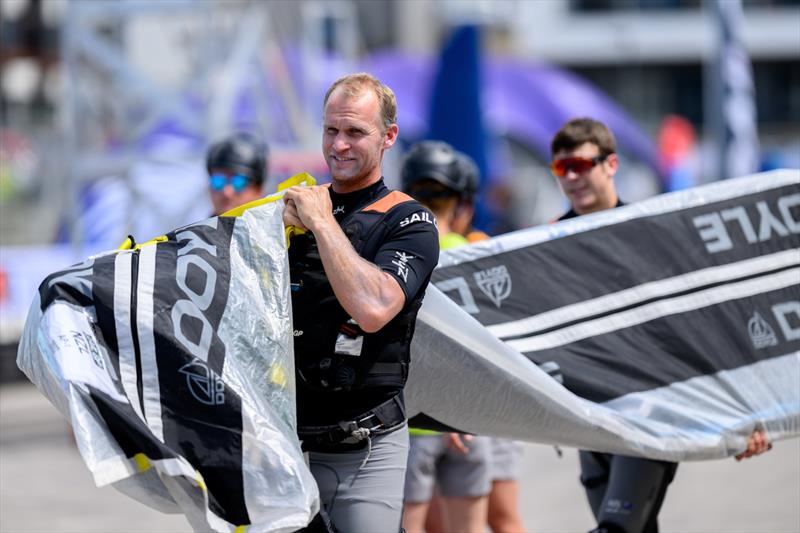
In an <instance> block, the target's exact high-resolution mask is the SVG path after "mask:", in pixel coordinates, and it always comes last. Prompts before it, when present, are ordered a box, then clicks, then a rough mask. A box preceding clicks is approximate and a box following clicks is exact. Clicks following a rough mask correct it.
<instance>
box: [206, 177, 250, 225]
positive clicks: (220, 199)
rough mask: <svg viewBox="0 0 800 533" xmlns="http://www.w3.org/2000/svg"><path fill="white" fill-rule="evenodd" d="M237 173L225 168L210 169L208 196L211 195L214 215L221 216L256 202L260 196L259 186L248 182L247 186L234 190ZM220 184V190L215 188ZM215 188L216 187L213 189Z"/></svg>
mask: <svg viewBox="0 0 800 533" xmlns="http://www.w3.org/2000/svg"><path fill="white" fill-rule="evenodd" d="M237 174H238V173H237V172H234V171H232V170H230V169H226V168H212V169H211V174H210V176H211V177H210V178H209V179H210V182H209V188H208V190H209V194H210V195H211V205H212V206H214V214H215V215H221V214H222V213H224V212H226V211H230V210H231V209H233V208H234V207H238V206H240V205H242V204H246V203H247V202H252V201H253V200H258V199H259V198H261V196H262V191H261V186H260V185H257V184H255V183H253V182H252V181H248V182H247V185H246V186H245V187H244V188H243V189H240V190H238V191H237V190H236V187H235V185H237V184H238V181H237V178H235V177H234V176H236V175H237ZM213 176H223V177H224V180H223V179H219V178H213ZM220 184H222V188H217V187H218V186H219V185H220ZM215 186H217V187H215Z"/></svg>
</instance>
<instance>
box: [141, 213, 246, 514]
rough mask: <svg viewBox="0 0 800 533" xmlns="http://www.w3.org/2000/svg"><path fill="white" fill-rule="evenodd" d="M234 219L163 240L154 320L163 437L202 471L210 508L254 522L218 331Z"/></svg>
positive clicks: (237, 411)
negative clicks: (249, 509) (248, 500)
mask: <svg viewBox="0 0 800 533" xmlns="http://www.w3.org/2000/svg"><path fill="white" fill-rule="evenodd" d="M234 223H235V219H233V218H217V219H211V220H210V221H206V222H201V223H198V224H193V225H190V226H186V227H184V228H181V230H179V231H177V232H175V233H173V234H169V235H168V237H169V241H168V242H165V243H160V244H158V249H157V254H156V258H155V261H156V264H155V269H154V275H155V281H154V286H155V288H154V295H153V317H154V321H153V327H154V335H155V338H154V345H155V353H156V361H157V365H158V378H159V387H160V390H161V415H162V421H163V434H164V441H165V443H166V444H167V445H169V446H170V447H171V448H173V449H175V450H178V451H179V453H180V455H182V456H183V457H185V458H186V459H187V460H188V461H189V462H190V463H191V464H192V466H194V467H195V468H196V469H197V470H198V471H199V472H200V474H201V475H202V476H203V480H204V482H205V484H206V487H207V488H208V497H209V508H210V509H211V511H213V512H214V513H215V514H217V515H218V516H220V517H222V518H224V519H225V520H227V521H228V522H230V523H232V524H249V523H250V518H249V515H248V511H247V505H246V501H245V497H244V481H243V474H242V460H243V459H242V454H243V452H242V445H243V443H242V430H243V424H242V404H241V399H240V398H239V396H238V395H237V394H236V393H235V391H234V390H233V389H232V388H230V387H229V386H228V385H227V384H226V383H225V382H224V381H223V379H222V375H223V368H224V364H225V350H226V347H225V345H224V343H223V342H222V340H221V339H220V338H219V335H218V333H217V330H218V328H219V324H220V321H221V319H222V315H223V313H224V311H225V307H226V305H227V303H228V290H229V285H230V268H231V266H230V257H229V253H230V242H231V235H232V233H233V227H234ZM141 281H142V280H140V282H141Z"/></svg>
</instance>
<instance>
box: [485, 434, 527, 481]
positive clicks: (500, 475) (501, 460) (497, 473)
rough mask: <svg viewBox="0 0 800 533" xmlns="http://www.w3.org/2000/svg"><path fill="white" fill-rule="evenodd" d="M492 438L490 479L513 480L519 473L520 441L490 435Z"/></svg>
mask: <svg viewBox="0 0 800 533" xmlns="http://www.w3.org/2000/svg"><path fill="white" fill-rule="evenodd" d="M491 440H492V469H491V477H492V481H505V480H508V481H513V480H516V479H517V476H518V475H519V462H520V459H521V458H522V443H521V442H517V441H515V440H509V439H501V438H497V437H491Z"/></svg>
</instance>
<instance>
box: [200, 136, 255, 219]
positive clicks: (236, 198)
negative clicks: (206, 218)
mask: <svg viewBox="0 0 800 533" xmlns="http://www.w3.org/2000/svg"><path fill="white" fill-rule="evenodd" d="M206 170H207V171H208V180H209V181H208V189H209V194H210V196H211V205H212V206H213V209H214V212H213V214H214V215H215V216H216V215H221V214H222V213H225V212H226V211H229V210H231V209H233V208H234V207H237V206H240V205H242V204H246V203H248V202H252V201H253V200H258V199H259V198H261V197H262V196H263V194H264V191H263V189H264V182H265V181H266V178H267V145H266V143H264V142H261V141H260V140H258V139H257V138H256V137H255V136H254V135H251V134H249V133H235V134H233V135H230V136H228V137H226V138H225V139H223V140H221V141H219V142H216V143H214V144H213V145H211V147H210V148H209V149H208V151H207V153H206Z"/></svg>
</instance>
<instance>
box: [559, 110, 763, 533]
mask: <svg viewBox="0 0 800 533" xmlns="http://www.w3.org/2000/svg"><path fill="white" fill-rule="evenodd" d="M616 151H617V149H616V141H615V139H614V135H613V134H612V133H611V131H610V130H609V129H608V127H607V126H606V125H605V124H603V123H602V122H599V121H596V120H593V119H591V118H577V119H573V120H570V121H569V122H567V123H566V124H564V126H562V127H561V129H559V130H558V132H557V133H556V134H555V136H554V137H553V140H552V142H551V154H552V158H553V159H552V164H551V170H552V172H553V174H554V175H555V177H556V178H557V179H558V184H559V186H560V187H561V191H562V192H563V193H564V196H566V197H567V199H568V200H569V203H570V206H571V208H570V210H569V211H568V212H567V213H565V214H564V215H562V216H561V217H560V218H559V219H558V220H566V219H569V218H573V217H577V216H580V215H586V214H589V213H594V212H597V211H602V210H605V209H612V208H615V207H619V206H621V205H624V203H623V202H622V201H621V200H620V199H619V197H618V196H617V191H616V187H615V185H614V176H615V175H616V173H617V171H618V170H619V159H618V157H617V153H616ZM771 447H772V445H771V444H770V443H769V441H768V440H767V437H766V435H765V434H764V433H763V432H762V431H754V432H753V434H752V435H751V437H750V441H749V443H748V447H747V449H746V450H745V451H744V452H742V453H741V454H739V455H737V456H736V459H737V460H740V459H743V458H746V457H751V456H753V455H757V454H760V453H763V452H765V451H767V450H769V449H770V448H771ZM578 454H579V459H580V466H581V476H580V481H581V484H583V486H584V489H585V490H586V496H587V498H588V500H589V506H590V507H591V509H592V513H593V514H594V516H595V519H596V520H597V528H596V529H594V530H593V532H594V533H617V532H624V533H656V532H657V531H658V512H659V510H660V509H661V505H662V503H663V502H664V496H665V495H666V492H667V487H668V486H669V484H670V483H671V482H672V479H673V478H674V476H675V471H676V469H677V467H678V464H677V463H671V462H667V461H656V460H653V459H644V458H640V457H628V456H623V455H612V454H607V453H599V452H591V451H583V450H581V451H579V452H578Z"/></svg>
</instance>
